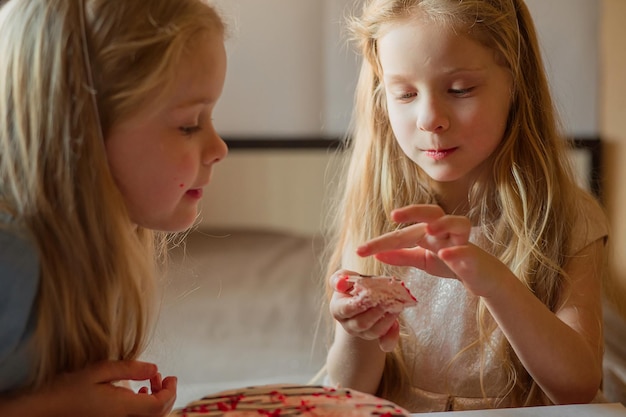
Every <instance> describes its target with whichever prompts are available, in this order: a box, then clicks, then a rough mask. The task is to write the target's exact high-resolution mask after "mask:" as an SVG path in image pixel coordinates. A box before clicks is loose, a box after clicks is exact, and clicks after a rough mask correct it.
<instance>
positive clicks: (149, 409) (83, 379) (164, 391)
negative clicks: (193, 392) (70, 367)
mask: <svg viewBox="0 0 626 417" xmlns="http://www.w3.org/2000/svg"><path fill="white" fill-rule="evenodd" d="M128 380H133V381H144V380H149V381H150V387H151V388H150V390H151V392H150V393H149V392H148V389H147V388H142V389H140V390H139V392H138V393H135V392H133V391H132V390H130V389H128V388H124V387H120V386H116V385H114V383H115V382H118V381H128ZM176 384H177V380H176V378H175V377H167V378H165V379H163V380H162V379H161V375H160V374H159V373H158V371H157V367H156V365H153V364H150V363H145V362H139V361H107V362H101V363H98V364H94V365H92V366H89V367H88V368H85V369H83V370H81V371H78V372H74V373H71V374H65V375H62V376H60V377H59V378H58V379H57V381H55V383H54V385H53V386H52V387H50V388H49V389H48V394H50V395H49V398H50V401H52V402H53V403H57V404H56V406H53V405H51V406H52V408H53V409H59V410H67V411H65V412H63V413H62V415H64V416H81V417H100V416H102V417H130V416H133V417H140V416H141V417H164V416H167V415H168V414H169V412H170V411H171V410H172V407H173V406H174V401H175V400H176Z"/></svg>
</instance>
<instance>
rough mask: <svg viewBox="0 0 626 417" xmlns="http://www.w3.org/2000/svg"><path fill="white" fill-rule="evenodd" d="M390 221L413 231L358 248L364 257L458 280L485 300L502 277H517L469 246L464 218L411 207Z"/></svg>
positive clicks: (389, 235)
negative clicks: (508, 275) (503, 275)
mask: <svg viewBox="0 0 626 417" xmlns="http://www.w3.org/2000/svg"><path fill="white" fill-rule="evenodd" d="M391 216H392V219H393V220H394V221H395V222H397V223H405V224H409V226H406V227H404V228H402V229H399V230H396V231H393V232H390V233H386V234H383V235H381V236H378V237H376V238H374V239H371V240H369V241H368V242H365V243H364V244H362V245H361V246H359V247H358V248H357V254H358V255H359V256H374V257H375V258H376V259H378V260H379V261H381V262H384V263H386V264H389V265H396V266H413V267H415V268H418V269H421V270H423V271H425V272H427V273H429V274H431V275H435V276H439V277H442V278H454V279H458V280H460V281H461V282H462V283H463V284H464V285H465V287H466V288H467V289H468V290H469V291H470V292H472V293H473V294H475V295H480V296H489V295H492V294H494V293H495V291H497V285H498V277H501V276H502V274H512V273H511V271H510V270H509V269H508V268H507V267H506V265H504V264H503V263H502V262H500V261H499V260H498V259H497V258H496V257H494V256H492V255H491V254H489V253H487V252H485V251H484V250H482V249H480V248H479V247H477V246H475V245H474V244H472V243H470V242H469V237H470V232H471V223H470V221H469V219H468V218H467V217H465V216H455V215H447V214H445V213H444V211H443V209H441V207H439V206H436V205H411V206H406V207H402V208H399V209H397V210H394V211H393V212H392V213H391Z"/></svg>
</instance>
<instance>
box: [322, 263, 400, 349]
mask: <svg viewBox="0 0 626 417" xmlns="http://www.w3.org/2000/svg"><path fill="white" fill-rule="evenodd" d="M354 274H356V273H355V272H353V271H348V270H345V269H343V270H339V271H337V272H335V273H334V274H333V275H332V276H331V277H330V280H329V283H330V286H331V288H332V289H333V290H334V293H333V296H332V298H331V300H330V313H331V314H332V316H333V317H334V318H335V320H337V322H338V323H339V324H341V326H342V327H343V328H344V330H345V331H346V333H348V334H349V335H351V336H354V337H359V338H361V339H365V340H376V339H378V344H379V345H380V348H381V349H382V350H383V351H385V352H390V351H392V350H393V349H394V347H395V346H396V344H397V343H398V340H399V338H400V326H399V323H398V315H397V314H387V313H385V312H384V311H383V309H381V308H380V307H374V308H364V307H363V306H361V305H358V304H355V303H352V302H351V299H352V296H351V295H350V290H352V283H351V282H349V281H346V280H345V279H341V277H344V276H345V275H354Z"/></svg>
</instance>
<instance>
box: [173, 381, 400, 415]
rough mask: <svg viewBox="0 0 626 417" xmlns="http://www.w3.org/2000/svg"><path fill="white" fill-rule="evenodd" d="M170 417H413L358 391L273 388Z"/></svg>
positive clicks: (223, 395) (216, 397) (213, 398)
mask: <svg viewBox="0 0 626 417" xmlns="http://www.w3.org/2000/svg"><path fill="white" fill-rule="evenodd" d="M170 416H181V417H198V416H212V417H253V416H255V417H262V416H269V417H296V416H304V417H374V416H375V417H409V412H408V411H406V410H404V409H403V408H401V407H399V406H397V405H396V404H394V403H392V402H390V401H387V400H383V399H381V398H378V397H375V396H373V395H370V394H365V393H362V392H359V391H355V390H350V389H341V388H331V387H326V386H322V385H295V384H272V385H261V386H253V387H246V388H241V389H233V390H227V391H222V392H219V393H217V394H213V395H208V396H206V397H204V398H202V399H201V400H198V401H194V402H192V403H190V404H188V405H187V406H186V407H185V408H184V409H182V410H177V411H175V412H173V413H172V414H170Z"/></svg>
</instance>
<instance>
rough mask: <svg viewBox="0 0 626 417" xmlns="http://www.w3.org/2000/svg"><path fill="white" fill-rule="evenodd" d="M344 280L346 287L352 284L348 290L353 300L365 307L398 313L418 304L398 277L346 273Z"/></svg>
mask: <svg viewBox="0 0 626 417" xmlns="http://www.w3.org/2000/svg"><path fill="white" fill-rule="evenodd" d="M342 280H343V281H344V285H343V286H344V288H347V287H349V286H350V285H351V286H352V289H351V290H350V291H348V293H349V294H350V295H352V302H353V303H354V304H355V305H359V306H361V307H362V308H364V309H369V308H373V307H377V306H379V307H381V308H382V309H383V310H384V311H385V312H386V313H390V314H398V313H400V312H402V310H404V309H405V308H407V307H411V306H414V305H416V304H417V299H416V298H415V297H414V296H413V294H411V291H409V289H408V288H407V287H406V286H405V285H404V282H403V281H402V280H401V279H398V278H396V277H384V276H369V275H344V276H343V277H342ZM338 286H342V285H341V284H340V285H338Z"/></svg>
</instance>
